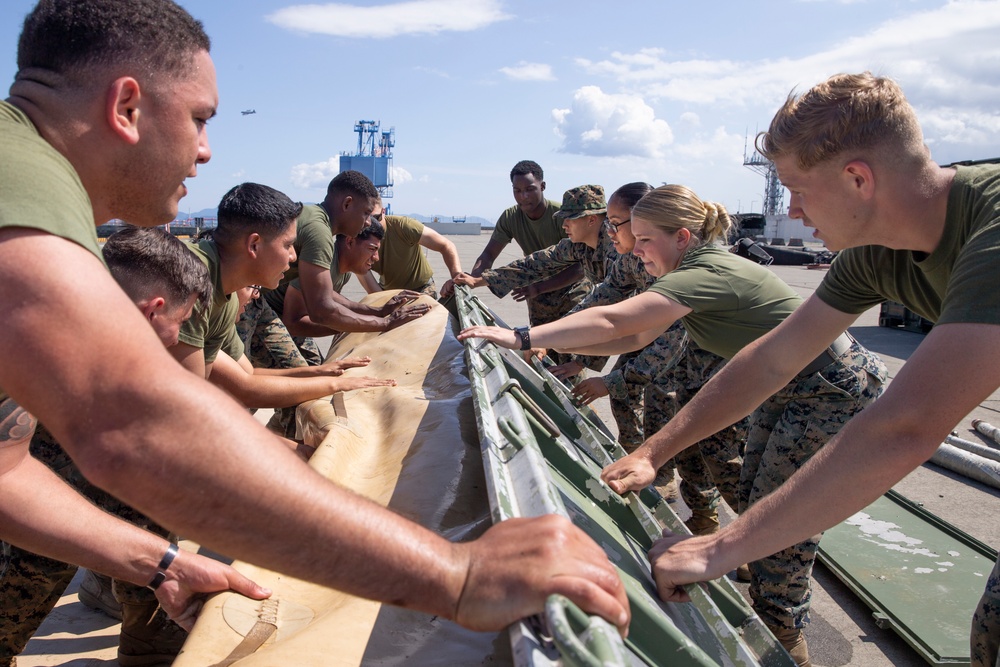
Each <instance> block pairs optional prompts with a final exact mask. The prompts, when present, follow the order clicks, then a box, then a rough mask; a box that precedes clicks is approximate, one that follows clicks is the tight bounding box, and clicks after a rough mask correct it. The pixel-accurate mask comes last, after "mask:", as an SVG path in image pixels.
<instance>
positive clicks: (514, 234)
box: [490, 200, 566, 255]
mask: <svg viewBox="0 0 1000 667" xmlns="http://www.w3.org/2000/svg"><path fill="white" fill-rule="evenodd" d="M558 210H559V204H557V203H556V202H554V201H549V200H546V202H545V213H544V214H543V215H542V217H540V218H539V219H538V220H531V219H530V218H528V216H526V215H525V214H524V211H522V210H521V208H520V207H519V206H511V207H510V208H508V209H507V210H506V211H504V212H503V213H501V214H500V217H499V218H498V219H497V226H496V228H495V229H494V230H493V235H492V236H490V241H498V242H500V243H502V244H503V245H507V244H508V243H510V242H511V241H517V245H519V246H520V247H521V252H523V253H524V254H525V255H530V254H531V253H533V252H537V251H539V250H541V249H542V248H548V247H549V246H553V245H555V244H557V243H559V241H560V240H561V239H564V238H566V232H564V231H563V228H562V223H561V222H560V221H558V220H556V219H555V218H554V217H552V215H553V214H554V213H555V212H556V211H558Z"/></svg>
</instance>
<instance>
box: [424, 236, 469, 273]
mask: <svg viewBox="0 0 1000 667" xmlns="http://www.w3.org/2000/svg"><path fill="white" fill-rule="evenodd" d="M420 245H422V246H423V247H425V248H428V249H429V250H433V251H434V252H438V253H441V259H443V260H444V265H445V267H447V269H448V275H449V276H450V277H451V278H454V277H455V276H456V275H458V274H459V273H461V272H462V260H461V259H459V257H458V248H456V247H455V244H454V243H452V242H451V241H450V240H449V239H448V238H447V237H445V236H444V235H442V234H438V233H437V232H436V231H434V230H433V229H431V228H430V227H428V226H427V225H424V231H423V232H422V233H421V234H420Z"/></svg>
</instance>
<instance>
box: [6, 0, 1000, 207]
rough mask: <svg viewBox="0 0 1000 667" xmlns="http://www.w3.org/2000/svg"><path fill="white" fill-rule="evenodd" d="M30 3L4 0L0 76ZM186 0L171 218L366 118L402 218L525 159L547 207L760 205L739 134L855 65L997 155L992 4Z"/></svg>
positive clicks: (315, 194) (325, 171)
mask: <svg viewBox="0 0 1000 667" xmlns="http://www.w3.org/2000/svg"><path fill="white" fill-rule="evenodd" d="M33 4H34V2H33V1H32V0H6V1H5V2H4V3H2V6H0V79H3V80H5V81H6V82H10V81H11V80H12V78H13V74H14V71H15V67H14V62H15V50H16V44H17V34H18V32H19V30H20V24H21V21H22V20H23V17H24V15H25V14H26V13H27V12H28V11H29V10H30V8H31V7H32V6H33ZM181 4H182V5H184V6H185V7H186V8H187V9H188V10H189V11H190V12H191V13H192V14H193V15H194V16H195V17H196V18H198V19H200V20H201V21H202V22H203V23H204V24H205V26H206V28H207V30H208V33H209V35H210V36H211V37H212V40H213V48H212V55H213V58H214V59H215V63H216V67H217V69H218V78H219V90H220V96H221V106H220V108H219V115H218V117H217V118H215V119H213V121H212V122H211V123H210V125H209V139H210V142H211V145H212V150H213V157H212V161H211V162H210V163H209V164H207V165H204V166H202V167H200V168H199V170H198V171H199V175H198V177H197V178H196V179H193V180H189V181H188V187H189V191H190V193H189V195H188V197H187V198H186V199H185V200H183V201H182V202H181V208H182V211H185V210H188V211H197V210H200V209H203V208H211V207H214V206H215V205H216V204H217V203H218V200H219V198H220V197H221V196H222V194H223V193H224V192H225V191H226V190H227V189H228V188H230V187H231V186H232V185H235V184H236V183H239V182H241V181H246V180H252V181H258V182H262V183H266V184H268V185H271V186H274V187H276V188H278V189H281V190H283V191H285V192H286V193H288V194H289V196H291V197H292V198H293V199H296V200H302V201H306V202H314V201H318V200H320V199H322V197H323V194H324V192H325V187H326V184H327V182H328V181H329V179H330V178H332V176H333V175H334V174H335V173H336V171H337V169H338V158H337V156H338V155H339V154H340V152H341V151H351V150H353V149H354V148H355V147H356V144H357V135H355V134H354V131H353V127H354V124H355V122H356V121H358V120H360V119H365V120H379V121H381V123H382V128H383V129H388V128H389V127H390V126H391V127H394V128H395V130H396V148H395V158H394V166H395V187H394V191H395V197H394V199H393V200H392V205H393V208H394V210H396V211H398V212H412V213H422V214H443V215H449V216H450V215H454V216H462V215H469V216H471V215H476V216H481V217H484V218H488V219H491V220H493V219H496V217H497V216H498V215H499V213H500V212H501V211H502V210H503V209H504V208H506V207H508V206H510V205H511V204H512V203H513V200H512V197H511V193H510V182H509V180H508V176H507V174H508V172H509V171H510V168H511V166H513V164H514V163H515V162H517V161H518V160H521V159H533V160H535V161H537V162H539V163H540V164H541V165H542V166H543V168H544V169H545V175H546V179H545V180H546V182H547V184H548V188H547V190H546V194H547V195H548V196H549V198H551V199H555V200H557V201H558V200H559V199H560V198H561V196H562V192H563V191H564V190H566V189H567V188H570V187H573V186H576V185H580V184H583V183H599V184H601V185H603V186H604V187H605V188H606V189H607V190H608V192H610V191H612V190H614V189H615V188H616V187H618V186H619V185H621V184H623V183H626V182H629V181H635V180H646V181H649V182H652V183H654V184H659V183H662V182H671V183H684V184H686V185H689V186H691V187H693V188H694V189H695V191H696V192H698V193H699V194H700V195H701V196H702V197H703V198H706V199H710V200H714V201H719V202H721V203H723V204H725V205H726V206H727V207H728V208H729V209H730V211H732V212H736V211H744V212H746V211H751V210H755V211H758V212H759V211H760V208H761V201H762V199H763V194H762V193H763V190H764V179H763V177H762V176H760V175H758V174H756V173H754V172H753V171H751V170H750V169H748V168H746V167H744V166H743V164H742V163H743V155H744V146H745V142H746V139H747V137H748V136H749V137H751V141H752V135H753V134H754V133H755V132H756V131H757V130H758V129H764V128H766V126H767V124H768V122H769V121H770V118H771V116H772V115H773V113H774V111H775V110H776V109H777V107H778V106H779V105H780V103H781V102H782V101H783V100H784V98H785V96H786V95H787V94H788V92H789V91H790V90H791V89H792V88H794V87H798V88H800V89H802V88H808V87H809V86H810V85H812V84H813V83H816V82H817V81H820V80H822V79H823V78H825V77H827V76H829V75H830V74H833V73H836V72H841V71H860V70H863V69H871V70H872V71H875V72H877V73H881V74H886V75H890V76H892V77H894V78H896V79H897V80H898V81H899V82H900V83H901V84H902V86H903V88H904V90H905V91H906V92H907V95H908V97H909V98H910V100H911V102H912V103H913V105H914V106H915V107H916V109H917V112H918V115H919V117H920V119H921V122H922V124H923V127H924V131H925V134H926V139H927V143H928V144H929V145H930V147H931V150H932V153H933V155H934V157H935V158H936V159H937V160H938V161H939V162H942V163H944V162H951V161H955V160H962V159H978V158H987V157H996V156H1000V39H997V36H998V35H1000V2H998V1H996V0H994V1H989V2H984V1H953V2H945V1H943V0H869V1H867V2H866V1H864V0H765V1H760V2H752V1H743V2H737V1H735V0H718V1H716V2H683V3H680V2H666V1H663V0H648V1H646V2H639V1H635V0H619V1H618V2H614V3H610V2H591V1H587V0H573V1H568V0H551V1H550V0H535V1H534V2H523V1H521V0H411V1H409V2H383V3H374V2H355V3H346V2H341V3H317V4H313V5H296V4H291V3H289V2H280V1H278V0H241V1H240V2H224V1H222V0H184V1H182V3H181ZM249 108H253V109H256V111H257V113H256V114H254V115H250V116H243V115H241V114H240V111H241V110H243V109H249Z"/></svg>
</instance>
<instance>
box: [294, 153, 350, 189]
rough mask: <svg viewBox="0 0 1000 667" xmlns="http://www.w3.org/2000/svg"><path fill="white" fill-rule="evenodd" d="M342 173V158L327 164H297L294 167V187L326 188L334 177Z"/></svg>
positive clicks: (333, 159)
mask: <svg viewBox="0 0 1000 667" xmlns="http://www.w3.org/2000/svg"><path fill="white" fill-rule="evenodd" d="M339 173H340V158H339V157H332V158H330V159H329V160H326V161H325V162H315V163H313V164H306V163H302V164H297V165H295V166H294V167H292V175H291V180H292V185H294V186H295V187H298V188H318V187H326V186H327V185H328V184H329V183H330V181H331V180H332V179H333V177H334V176H336V175H337V174H339Z"/></svg>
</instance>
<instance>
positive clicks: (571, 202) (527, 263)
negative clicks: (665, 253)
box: [455, 185, 618, 375]
mask: <svg viewBox="0 0 1000 667" xmlns="http://www.w3.org/2000/svg"><path fill="white" fill-rule="evenodd" d="M607 211H608V206H607V203H606V202H605V200H604V188H602V187H601V186H600V185H581V186H578V187H575V188H571V189H569V190H567V191H566V193H565V194H564V195H563V202H562V206H560V207H559V209H558V210H557V211H555V213H553V216H552V217H553V219H555V220H557V221H559V222H561V223H562V224H563V228H564V230H565V231H566V232H567V233H568V235H569V238H565V239H562V240H561V241H559V242H558V243H556V244H555V245H552V246H549V247H548V248H544V249H542V250H538V251H537V252H533V253H531V254H530V255H527V256H526V257H524V258H523V259H518V260H514V261H513V262H511V263H510V264H507V265H506V266H502V267H500V268H498V269H488V270H486V271H483V273H482V275H481V276H480V277H478V278H473V277H471V276H466V275H464V274H463V275H461V276H456V277H455V283H456V284H458V285H468V286H469V287H482V286H483V285H485V286H486V287H488V288H489V290H490V291H491V292H492V293H493V294H495V295H496V296H497V297H499V298H501V299H502V298H503V297H505V296H507V294H508V293H510V292H514V298H515V299H518V297H521V298H529V299H530V298H531V297H532V296H533V295H534V294H533V293H532V292H533V291H534V290H537V289H538V287H539V285H540V284H542V281H546V280H548V279H550V278H552V277H554V276H558V275H560V274H562V273H563V272H564V271H565V270H566V269H568V268H571V267H573V266H580V267H582V268H583V274H584V276H585V277H586V279H587V281H588V282H589V284H590V285H596V284H598V283H600V282H602V281H603V280H604V275H605V272H606V267H607V266H608V265H609V263H610V261H611V260H612V259H613V258H614V257H615V256H616V255H617V254H618V252H617V251H616V250H615V247H614V244H613V243H612V241H611V238H610V237H609V236H608V234H607V232H606V231H605V230H604V216H605V215H607ZM570 221H572V222H570ZM588 291H589V290H588ZM536 293H537V292H536ZM518 300H520V299H518ZM532 324H534V323H532ZM550 356H553V355H552V353H551V352H550ZM560 357H561V358H560V360H559V361H560V362H561V363H566V362H568V361H571V360H572V361H577V362H579V363H580V364H581V365H582V366H584V367H586V368H590V369H593V370H600V369H602V368H604V365H605V364H606V363H607V361H608V358H607V357H591V356H583V355H565V354H564V355H560ZM580 370H582V369H581V368H579V367H576V368H574V369H573V371H568V372H569V373H570V374H571V375H576V373H578V372H579V371H580Z"/></svg>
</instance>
